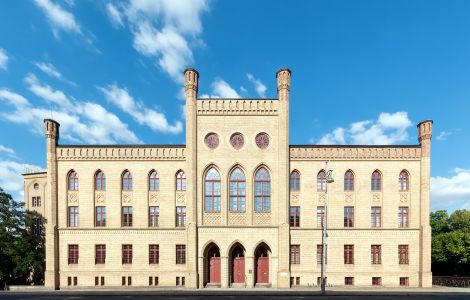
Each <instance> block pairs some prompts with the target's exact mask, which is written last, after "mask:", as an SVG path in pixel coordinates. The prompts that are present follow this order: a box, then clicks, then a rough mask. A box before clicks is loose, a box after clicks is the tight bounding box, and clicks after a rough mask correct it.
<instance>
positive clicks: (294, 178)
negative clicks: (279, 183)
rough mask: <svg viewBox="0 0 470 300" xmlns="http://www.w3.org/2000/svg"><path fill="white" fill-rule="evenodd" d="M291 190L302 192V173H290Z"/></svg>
mask: <svg viewBox="0 0 470 300" xmlns="http://www.w3.org/2000/svg"><path fill="white" fill-rule="evenodd" d="M290 190H291V191H299V190H300V173H299V172H298V171H292V173H290Z"/></svg>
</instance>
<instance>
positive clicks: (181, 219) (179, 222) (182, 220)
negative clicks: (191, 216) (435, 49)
mask: <svg viewBox="0 0 470 300" xmlns="http://www.w3.org/2000/svg"><path fill="white" fill-rule="evenodd" d="M185 225H186V206H177V207H176V227H183V226H185Z"/></svg>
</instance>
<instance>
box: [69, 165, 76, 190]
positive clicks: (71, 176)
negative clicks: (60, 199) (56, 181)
mask: <svg viewBox="0 0 470 300" xmlns="http://www.w3.org/2000/svg"><path fill="white" fill-rule="evenodd" d="M67 182H68V185H67V188H68V190H69V191H78V173H77V172H75V171H74V170H72V171H70V172H69V175H68V178H67Z"/></svg>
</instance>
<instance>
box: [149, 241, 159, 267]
mask: <svg viewBox="0 0 470 300" xmlns="http://www.w3.org/2000/svg"><path fill="white" fill-rule="evenodd" d="M159 262H160V246H159V245H149V264H158V263H159Z"/></svg>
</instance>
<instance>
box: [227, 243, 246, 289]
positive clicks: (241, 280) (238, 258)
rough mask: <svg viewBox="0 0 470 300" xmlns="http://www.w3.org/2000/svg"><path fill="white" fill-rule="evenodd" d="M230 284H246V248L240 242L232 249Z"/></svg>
mask: <svg viewBox="0 0 470 300" xmlns="http://www.w3.org/2000/svg"><path fill="white" fill-rule="evenodd" d="M230 284H231V285H232V286H233V285H240V284H245V249H244V248H243V246H242V245H240V244H235V245H234V246H233V247H232V250H231V251H230Z"/></svg>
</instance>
